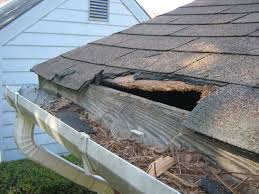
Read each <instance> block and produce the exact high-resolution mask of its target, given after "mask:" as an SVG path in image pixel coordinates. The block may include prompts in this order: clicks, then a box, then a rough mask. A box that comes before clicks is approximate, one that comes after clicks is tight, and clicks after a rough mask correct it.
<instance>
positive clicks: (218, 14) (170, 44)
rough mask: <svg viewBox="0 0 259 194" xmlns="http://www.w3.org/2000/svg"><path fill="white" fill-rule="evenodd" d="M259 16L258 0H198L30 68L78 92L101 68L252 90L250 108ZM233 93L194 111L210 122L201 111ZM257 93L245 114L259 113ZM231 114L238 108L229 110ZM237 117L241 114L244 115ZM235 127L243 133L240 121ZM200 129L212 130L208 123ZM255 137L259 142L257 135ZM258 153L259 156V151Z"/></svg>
mask: <svg viewBox="0 0 259 194" xmlns="http://www.w3.org/2000/svg"><path fill="white" fill-rule="evenodd" d="M258 14H259V0H196V1H194V2H193V3H191V4H189V5H186V6H184V7H181V8H178V9H176V10H174V11H171V12H169V13H166V14H164V15H161V16H158V17H156V18H154V19H152V20H150V21H148V22H145V23H142V24H138V25H136V26H133V27H132V28H130V29H127V30H124V31H122V32H119V33H116V34H113V35H112V36H109V37H106V38H104V39H101V40H98V41H95V42H93V43H90V44H88V45H86V46H84V47H81V48H79V49H76V50H74V51H72V52H68V53H65V54H63V55H61V56H60V57H58V58H57V59H56V60H58V62H57V61H55V60H50V61H48V62H45V63H44V64H40V65H38V66H35V67H34V68H33V69H32V70H33V71H34V72H36V73H37V74H38V75H40V76H41V77H43V78H45V79H47V80H52V81H53V82H54V83H56V84H58V85H62V86H64V87H67V88H70V89H74V90H78V89H80V88H81V87H83V86H84V85H85V84H86V83H89V82H90V81H91V80H92V79H93V78H94V77H95V75H96V74H98V72H100V71H101V70H103V74H105V73H108V74H109V75H112V74H114V75H118V74H121V73H123V72H128V71H130V70H134V71H139V72H141V71H148V72H158V73H163V74H167V75H168V74H170V75H171V76H181V77H184V78H192V79H196V78H197V79H199V80H200V79H201V80H204V82H205V81H208V80H209V81H215V82H221V83H223V84H225V85H226V84H229V87H235V85H242V86H247V87H254V88H255V89H253V90H252V89H251V90H249V92H243V93H242V91H243V90H242V89H241V90H242V91H241V90H240V91H241V93H242V95H243V96H242V97H243V99H248V101H247V102H245V104H246V103H249V102H250V101H249V99H250V97H249V95H250V94H251V93H253V92H254V91H258V87H259V41H258V40H259V39H258V36H259V19H258ZM234 90H235V88H234V89H233V90H231V91H234ZM220 94H221V93H220ZM231 95H232V93H231ZM231 95H230V96H229V97H228V98H227V97H226V96H224V97H226V98H227V99H226V100H222V101H221V100H218V98H217V97H215V98H214V99H215V100H212V101H210V100H208V101H203V102H201V103H200V104H199V105H198V106H197V107H196V108H197V109H199V110H197V112H196V113H197V115H203V116H202V118H203V119H204V120H208V119H211V117H213V116H215V114H216V113H215V112H213V111H212V112H211V114H209V113H208V112H207V114H205V115H204V114H200V112H202V110H204V109H202V108H201V107H203V106H204V107H206V106H211V104H210V103H211V102H214V103H216V106H220V105H221V106H225V105H226V103H228V102H230V101H231V100H230V98H231ZM236 95H239V93H235V92H233V95H232V96H233V98H237V97H236ZM253 95H256V96H257V97H256V100H254V101H253V104H254V106H255V110H254V109H251V107H250V106H248V104H246V106H242V104H239V105H240V106H242V107H244V109H245V110H244V113H245V114H246V112H250V111H252V112H253V111H257V113H256V114H258V112H259V103H258V92H256V93H254V94H253ZM208 98H210V97H208ZM217 100H218V102H216V101H217ZM239 102H240V101H237V103H239ZM231 106H232V104H231ZM233 106H234V105H233ZM256 106H257V107H256ZM211 107H213V106H211ZM242 107H239V110H241V109H242ZM196 108H195V109H194V111H195V110H196ZM256 108H257V109H256ZM209 110H211V109H209ZM216 110H217V109H215V111H216ZM220 111H221V112H220ZM220 111H218V114H221V115H223V113H222V111H224V110H221V109H220ZM229 111H230V112H231V111H235V110H234V108H231V107H230V109H229ZM193 114H195V112H193ZM248 115H249V114H248ZM232 116H233V117H234V114H233V115H232ZM239 116H240V117H241V116H242V115H241V113H240V114H239ZM197 117H198V116H197ZM230 117H231V114H230ZM190 118H195V117H194V116H190ZM254 118H255V119H254ZM253 119H254V120H253ZM258 119H259V117H253V118H251V117H249V118H247V122H249V121H251V123H253V124H254V125H253V126H255V127H257V128H256V130H257V131H258V129H259V126H258ZM221 121H222V122H221ZM197 122H199V121H197ZM224 122H225V120H219V122H216V123H215V126H214V129H215V130H220V129H222V127H223V128H224V125H226V128H228V127H229V125H228V123H224ZM240 122H241V121H240ZM196 124H197V123H196ZM220 125H222V126H220ZM237 125H238V127H241V129H242V127H243V124H242V123H239V124H237ZM244 125H246V124H244ZM197 126H199V125H192V128H193V129H197V131H200V132H202V130H200V128H199V127H197ZM201 126H203V127H204V128H206V127H210V125H207V124H206V125H201ZM248 128H249V129H251V127H248ZM210 132H211V131H210ZM214 132H215V131H214ZM206 134H207V135H209V133H206ZM256 135H257V138H258V132H257V133H256ZM211 136H213V135H211ZM219 139H220V138H219ZM221 139H222V138H221ZM248 141H249V140H248ZM251 141H252V139H251ZM226 142H228V141H227V140H226ZM229 143H231V142H230V141H229ZM256 146H259V145H258V144H257V145H256ZM243 148H246V147H245V146H244V147H243ZM254 150H256V151H257V152H258V149H257V148H256V149H253V151H254Z"/></svg>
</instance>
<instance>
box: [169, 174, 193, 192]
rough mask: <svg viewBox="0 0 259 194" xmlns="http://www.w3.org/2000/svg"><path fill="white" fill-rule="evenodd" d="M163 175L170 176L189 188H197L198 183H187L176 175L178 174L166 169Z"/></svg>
mask: <svg viewBox="0 0 259 194" xmlns="http://www.w3.org/2000/svg"><path fill="white" fill-rule="evenodd" d="M165 175H166V176H168V177H170V178H172V179H174V180H176V181H178V182H179V183H180V184H182V185H183V186H185V187H190V188H197V187H198V185H195V184H192V183H188V182H187V181H185V180H183V179H181V178H180V177H178V176H176V175H174V174H172V173H170V172H168V171H167V172H165Z"/></svg>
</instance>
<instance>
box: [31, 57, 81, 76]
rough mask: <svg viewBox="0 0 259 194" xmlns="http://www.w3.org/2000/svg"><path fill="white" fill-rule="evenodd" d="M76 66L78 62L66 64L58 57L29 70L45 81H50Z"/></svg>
mask: <svg viewBox="0 0 259 194" xmlns="http://www.w3.org/2000/svg"><path fill="white" fill-rule="evenodd" d="M77 64H78V62H76V61H70V62H69V63H67V62H66V61H65V59H64V58H63V57H60V56H58V57H56V58H53V59H50V60H48V61H46V62H43V63H40V64H39V65H36V66H34V67H33V68H32V69H31V70H32V71H33V72H36V73H37V74H38V75H40V76H42V77H44V78H45V79H47V80H51V79H53V78H54V77H55V76H56V75H57V74H59V73H60V72H62V71H63V70H64V69H66V68H69V67H71V66H73V65H77Z"/></svg>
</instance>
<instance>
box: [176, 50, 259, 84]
mask: <svg viewBox="0 0 259 194" xmlns="http://www.w3.org/2000/svg"><path fill="white" fill-rule="evenodd" d="M176 73H177V74H181V75H186V76H193V77H199V78H204V79H210V80H217V81H223V82H229V83H236V84H246V85H251V86H255V85H258V83H259V56H245V55H223V54H211V55H209V56H207V57H205V58H203V59H201V60H199V61H197V62H194V63H193V64H191V65H189V66H188V67H186V68H184V69H182V70H180V71H177V72H176Z"/></svg>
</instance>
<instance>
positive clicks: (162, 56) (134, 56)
mask: <svg viewBox="0 0 259 194" xmlns="http://www.w3.org/2000/svg"><path fill="white" fill-rule="evenodd" d="M205 56H206V54H198V53H197V54H193V53H182V52H171V51H169V52H154V51H143V50H137V51H134V52H132V53H130V54H127V55H125V56H123V57H121V58H119V59H117V60H115V61H113V62H111V63H109V64H108V65H112V66H118V67H129V66H130V67H131V68H133V69H140V70H146V71H153V72H165V73H169V72H174V71H176V70H179V69H182V68H184V67H186V66H188V65H190V64H192V63H193V62H195V61H197V60H199V59H201V58H203V57H205Z"/></svg>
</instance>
